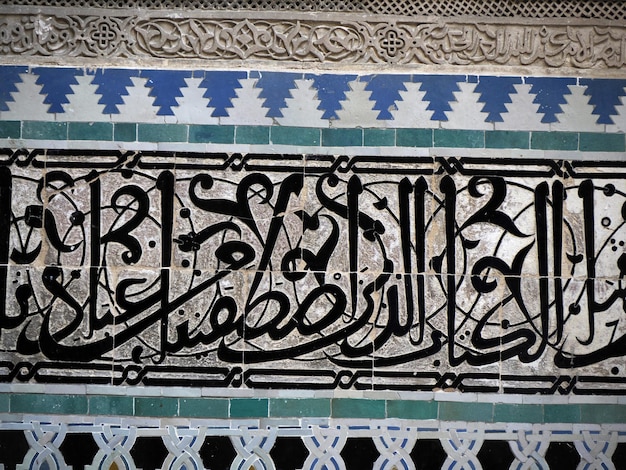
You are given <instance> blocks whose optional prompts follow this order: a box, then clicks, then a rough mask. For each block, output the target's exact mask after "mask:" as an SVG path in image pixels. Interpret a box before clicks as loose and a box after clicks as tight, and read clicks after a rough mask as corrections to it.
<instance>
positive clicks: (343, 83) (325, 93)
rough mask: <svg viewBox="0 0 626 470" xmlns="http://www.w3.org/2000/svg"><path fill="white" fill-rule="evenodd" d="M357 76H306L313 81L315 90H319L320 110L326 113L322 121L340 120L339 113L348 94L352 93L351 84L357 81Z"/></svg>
mask: <svg viewBox="0 0 626 470" xmlns="http://www.w3.org/2000/svg"><path fill="white" fill-rule="evenodd" d="M356 77H357V76H356V75H335V74H322V75H312V74H311V75H306V77H305V78H307V79H311V80H313V88H315V89H316V90H317V99H319V100H320V105H319V107H318V109H321V110H322V111H324V114H323V115H322V119H339V116H338V115H337V111H338V110H340V109H341V102H342V101H344V100H345V99H346V92H347V91H350V85H348V84H349V83H350V82H352V81H354V80H356Z"/></svg>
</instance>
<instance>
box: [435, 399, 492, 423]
mask: <svg viewBox="0 0 626 470" xmlns="http://www.w3.org/2000/svg"><path fill="white" fill-rule="evenodd" d="M439 419H440V420H442V421H476V422H481V423H491V422H493V405H492V404H491V403H468V402H453V401H442V402H439Z"/></svg>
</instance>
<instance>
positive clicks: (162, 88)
mask: <svg viewBox="0 0 626 470" xmlns="http://www.w3.org/2000/svg"><path fill="white" fill-rule="evenodd" d="M141 76H142V77H145V78H147V79H148V81H147V82H146V86H147V87H148V88H150V93H149V96H152V97H154V105H155V106H158V107H159V110H158V111H157V115H158V116H173V115H174V111H173V110H172V106H178V101H176V98H180V97H182V96H183V93H182V92H181V91H180V89H181V88H185V87H186V86H187V82H185V78H190V77H191V72H190V71H186V70H142V71H141Z"/></svg>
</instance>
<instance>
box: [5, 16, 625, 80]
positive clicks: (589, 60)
mask: <svg viewBox="0 0 626 470" xmlns="http://www.w3.org/2000/svg"><path fill="white" fill-rule="evenodd" d="M75 11H76V10H69V9H67V10H66V9H47V10H41V9H37V10H31V11H28V9H21V10H19V13H16V9H15V8H13V9H7V8H4V9H2V8H0V52H1V53H2V55H4V56H5V57H11V56H13V57H16V58H17V57H21V58H22V59H26V60H29V61H32V58H33V57H60V56H63V57H80V58H94V59H98V58H122V59H134V60H137V59H147V58H158V59H171V60H175V59H180V60H191V59H204V60H206V59H210V60H243V61H252V60H254V61H259V60H262V61H274V62H281V63H292V64H313V63H317V64H325V65H326V64H335V63H342V64H358V65H366V64H395V65H437V66H439V65H453V66H476V65H489V66H495V67H498V68H501V67H511V66H538V67H548V68H555V69H558V68H575V69H622V68H624V67H626V27H625V26H623V25H622V24H619V23H609V22H606V21H604V22H599V21H598V20H594V21H578V23H573V22H568V23H567V24H564V23H562V22H559V21H558V20H552V21H551V22H546V21H545V20H541V21H538V20H534V21H533V20H524V19H515V20H512V21H510V22H507V23H502V22H498V21H497V20H491V21H486V22H485V23H483V22H480V23H477V22H475V21H457V20H451V21H443V20H439V21H434V20H433V19H432V18H428V17H416V18H411V19H409V20H405V19H400V18H398V17H391V16H389V17H384V16H379V17H375V18H373V19H369V18H368V20H365V19H364V17H363V15H349V14H345V15H344V14H342V15H341V18H340V19H338V18H337V15H336V14H335V15H334V16H329V15H328V14H319V15H315V16H314V17H313V16H310V15H304V14H297V13H294V14H288V15H276V14H274V15H263V14H262V13H246V15H234V14H225V13H223V12H195V11H193V12H184V14H177V13H176V12H169V13H164V12H158V11H157V12H149V13H141V14H136V13H135V12H131V11H122V10H117V11H109V10H93V11H88V12H86V13H82V12H81V13H69V12H75Z"/></svg>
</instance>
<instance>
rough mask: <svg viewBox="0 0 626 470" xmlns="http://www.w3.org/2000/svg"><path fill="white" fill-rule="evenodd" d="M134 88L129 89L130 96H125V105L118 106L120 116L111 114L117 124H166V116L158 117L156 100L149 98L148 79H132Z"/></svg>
mask: <svg viewBox="0 0 626 470" xmlns="http://www.w3.org/2000/svg"><path fill="white" fill-rule="evenodd" d="M131 80H132V81H133V86H132V87H128V96H124V104H121V105H118V107H117V108H118V109H119V111H120V113H119V114H111V120H112V121H115V122H150V123H164V122H165V118H164V116H157V111H158V110H159V108H158V107H156V106H154V98H153V97H151V96H149V93H150V89H149V88H147V87H146V82H147V79H146V78H141V77H132V78H131Z"/></svg>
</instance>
